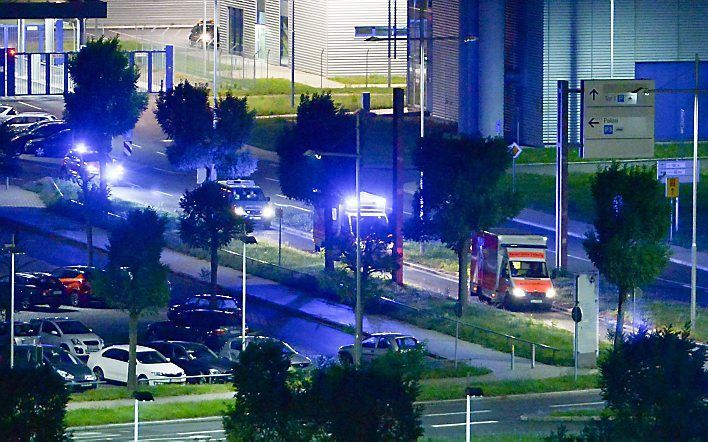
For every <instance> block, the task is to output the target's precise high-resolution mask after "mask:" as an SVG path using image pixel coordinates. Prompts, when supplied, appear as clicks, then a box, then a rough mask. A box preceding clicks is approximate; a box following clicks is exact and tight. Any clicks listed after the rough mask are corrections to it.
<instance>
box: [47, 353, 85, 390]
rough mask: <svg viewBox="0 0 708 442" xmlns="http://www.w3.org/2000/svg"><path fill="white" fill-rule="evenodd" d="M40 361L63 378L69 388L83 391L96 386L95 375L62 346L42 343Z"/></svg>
mask: <svg viewBox="0 0 708 442" xmlns="http://www.w3.org/2000/svg"><path fill="white" fill-rule="evenodd" d="M42 361H43V362H44V363H45V364H47V365H49V366H50V367H52V368H53V369H54V371H55V372H56V373H57V374H58V375H59V376H61V377H62V379H64V383H65V384H66V386H67V388H68V389H69V390H72V391H83V390H91V389H94V388H96V375H94V374H93V372H91V369H90V368H88V366H87V365H86V364H84V363H83V362H81V360H80V359H79V358H77V357H76V356H74V355H72V354H71V353H69V352H68V351H66V350H64V349H63V348H61V347H57V346H56V345H46V344H45V345H42Z"/></svg>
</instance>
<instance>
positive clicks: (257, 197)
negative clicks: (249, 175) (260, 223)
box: [231, 187, 266, 201]
mask: <svg viewBox="0 0 708 442" xmlns="http://www.w3.org/2000/svg"><path fill="white" fill-rule="evenodd" d="M231 194H232V195H233V196H234V199H235V200H236V201H266V196H265V194H264V193H263V191H262V190H261V189H259V188H258V187H244V188H236V189H231Z"/></svg>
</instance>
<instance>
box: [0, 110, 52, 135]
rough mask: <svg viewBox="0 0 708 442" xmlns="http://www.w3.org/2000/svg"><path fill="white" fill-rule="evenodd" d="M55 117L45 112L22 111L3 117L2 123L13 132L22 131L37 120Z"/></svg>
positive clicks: (49, 119)
mask: <svg viewBox="0 0 708 442" xmlns="http://www.w3.org/2000/svg"><path fill="white" fill-rule="evenodd" d="M55 120H57V117H55V116H54V115H52V114H48V113H46V112H22V113H19V114H17V115H12V116H11V117H9V118H7V119H5V120H4V121H3V122H2V125H3V126H4V127H6V128H7V129H9V130H10V131H12V132H14V133H18V132H22V131H23V130H24V129H27V128H28V127H30V126H31V125H33V124H34V123H37V122H39V121H55Z"/></svg>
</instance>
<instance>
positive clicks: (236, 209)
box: [234, 207, 246, 216]
mask: <svg viewBox="0 0 708 442" xmlns="http://www.w3.org/2000/svg"><path fill="white" fill-rule="evenodd" d="M234 213H235V214H236V215H238V216H246V209H244V208H243V207H234Z"/></svg>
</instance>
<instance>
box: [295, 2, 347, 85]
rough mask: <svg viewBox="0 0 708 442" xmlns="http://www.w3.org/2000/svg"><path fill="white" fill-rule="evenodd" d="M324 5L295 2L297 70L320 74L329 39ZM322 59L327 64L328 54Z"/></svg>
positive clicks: (321, 3) (326, 9) (326, 13)
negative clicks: (324, 51)
mask: <svg viewBox="0 0 708 442" xmlns="http://www.w3.org/2000/svg"><path fill="white" fill-rule="evenodd" d="M323 3H324V1H322V0H296V2H295V69H297V70H301V71H306V72H316V73H318V74H319V72H320V54H321V53H322V50H323V49H326V48H327V40H328V38H329V36H328V32H327V20H328V7H327V5H326V4H323ZM290 15H292V12H291V14H290ZM291 23H292V22H291ZM352 32H354V31H353V30H352ZM322 58H323V61H322V63H323V64H325V63H326V60H327V56H326V54H325V56H324V57H322ZM323 69H324V66H323Z"/></svg>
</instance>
